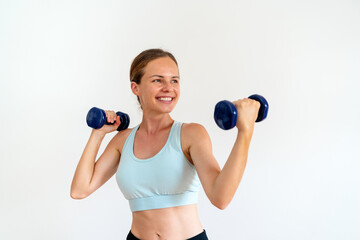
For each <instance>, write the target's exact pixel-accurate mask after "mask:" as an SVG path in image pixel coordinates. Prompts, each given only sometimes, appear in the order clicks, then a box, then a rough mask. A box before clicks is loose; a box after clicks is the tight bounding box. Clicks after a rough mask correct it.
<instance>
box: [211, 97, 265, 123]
mask: <svg viewBox="0 0 360 240" xmlns="http://www.w3.org/2000/svg"><path fill="white" fill-rule="evenodd" d="M249 98H250V99H253V100H256V101H258V102H260V104H261V105H260V109H259V112H258V116H257V119H256V122H260V121H262V120H264V119H265V118H266V117H267V113H268V109H269V104H268V102H267V101H266V99H265V98H264V97H263V96H260V95H258V94H253V95H251V96H249ZM237 117H238V112H237V109H236V107H235V105H234V104H233V103H232V102H230V101H227V100H223V101H220V102H218V103H217V104H216V106H215V111H214V119H215V122H216V124H217V125H218V126H219V127H220V128H222V129H224V130H229V129H231V128H233V127H235V126H236V121H237Z"/></svg>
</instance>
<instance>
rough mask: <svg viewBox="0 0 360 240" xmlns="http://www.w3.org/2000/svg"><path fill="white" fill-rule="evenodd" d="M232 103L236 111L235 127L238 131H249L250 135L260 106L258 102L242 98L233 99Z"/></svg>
mask: <svg viewBox="0 0 360 240" xmlns="http://www.w3.org/2000/svg"><path fill="white" fill-rule="evenodd" d="M233 104H234V105H235V107H236V109H237V111H238V119H237V121H236V127H237V128H238V130H239V132H244V133H249V134H250V135H252V132H253V131H254V125H255V121H256V118H257V116H258V112H259V109H260V106H261V105H260V103H259V102H258V101H256V100H253V99H250V98H243V99H239V100H236V101H233Z"/></svg>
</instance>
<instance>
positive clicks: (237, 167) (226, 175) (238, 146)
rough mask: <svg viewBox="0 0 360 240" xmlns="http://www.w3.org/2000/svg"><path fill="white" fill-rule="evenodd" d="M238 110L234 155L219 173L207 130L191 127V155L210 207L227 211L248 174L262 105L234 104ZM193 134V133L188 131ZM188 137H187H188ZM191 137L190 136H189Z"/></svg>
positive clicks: (249, 103)
mask: <svg viewBox="0 0 360 240" xmlns="http://www.w3.org/2000/svg"><path fill="white" fill-rule="evenodd" d="M234 105H235V106H236V108H237V110H238V115H239V117H238V120H237V124H236V127H237V129H238V134H237V137H236V140H235V143H234V146H233V148H232V150H231V153H230V155H229V157H228V159H227V161H226V163H225V165H224V167H223V169H222V170H220V167H219V164H218V162H217V161H216V159H215V157H214V156H213V153H212V146H211V141H210V137H209V135H208V134H207V132H206V130H205V128H204V127H202V126H201V125H199V124H191V125H190V126H189V128H192V130H191V131H187V132H188V133H189V135H191V138H188V139H191V140H189V141H190V147H189V153H190V156H191V159H192V160H193V162H194V166H195V168H196V170H197V172H198V175H199V178H200V181H201V183H202V185H203V188H204V191H205V193H206V195H207V196H208V198H209V200H210V201H211V203H212V204H213V205H214V206H216V207H218V208H219V209H222V210H223V209H225V208H226V207H227V206H228V205H229V203H230V202H231V200H232V199H233V197H234V195H235V192H236V190H237V188H238V186H239V184H240V181H241V179H242V176H243V174H244V171H245V167H246V162H247V157H248V151H249V146H250V142H251V138H252V134H253V130H254V124H255V120H256V117H257V112H258V110H259V108H260V104H259V103H258V102H257V101H255V100H251V99H242V100H238V101H235V102H234ZM189 130H190V129H189ZM189 135H188V136H189ZM189 137H190V136H189Z"/></svg>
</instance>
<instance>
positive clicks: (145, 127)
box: [139, 113, 174, 134]
mask: <svg viewBox="0 0 360 240" xmlns="http://www.w3.org/2000/svg"><path fill="white" fill-rule="evenodd" d="M173 122H174V120H173V119H172V118H171V117H170V115H169V114H168V113H166V114H161V115H156V116H150V115H148V114H146V113H143V118H142V121H141V124H140V127H139V129H141V131H144V132H146V133H147V134H154V133H157V132H158V131H161V130H163V129H164V128H168V127H171V125H172V124H173Z"/></svg>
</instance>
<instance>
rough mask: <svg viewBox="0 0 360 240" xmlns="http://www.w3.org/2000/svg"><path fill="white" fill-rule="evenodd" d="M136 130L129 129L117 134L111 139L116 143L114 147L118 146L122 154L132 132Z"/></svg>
mask: <svg viewBox="0 0 360 240" xmlns="http://www.w3.org/2000/svg"><path fill="white" fill-rule="evenodd" d="M133 129H134V128H127V129H124V130H122V131H119V132H117V133H116V134H115V136H114V137H113V138H112V139H111V141H112V142H114V143H115V144H114V146H116V148H117V150H118V151H119V152H120V153H121V151H122V149H123V146H124V144H125V142H126V139H127V138H128V136H129V135H130V133H131V131H132V130H133Z"/></svg>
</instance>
